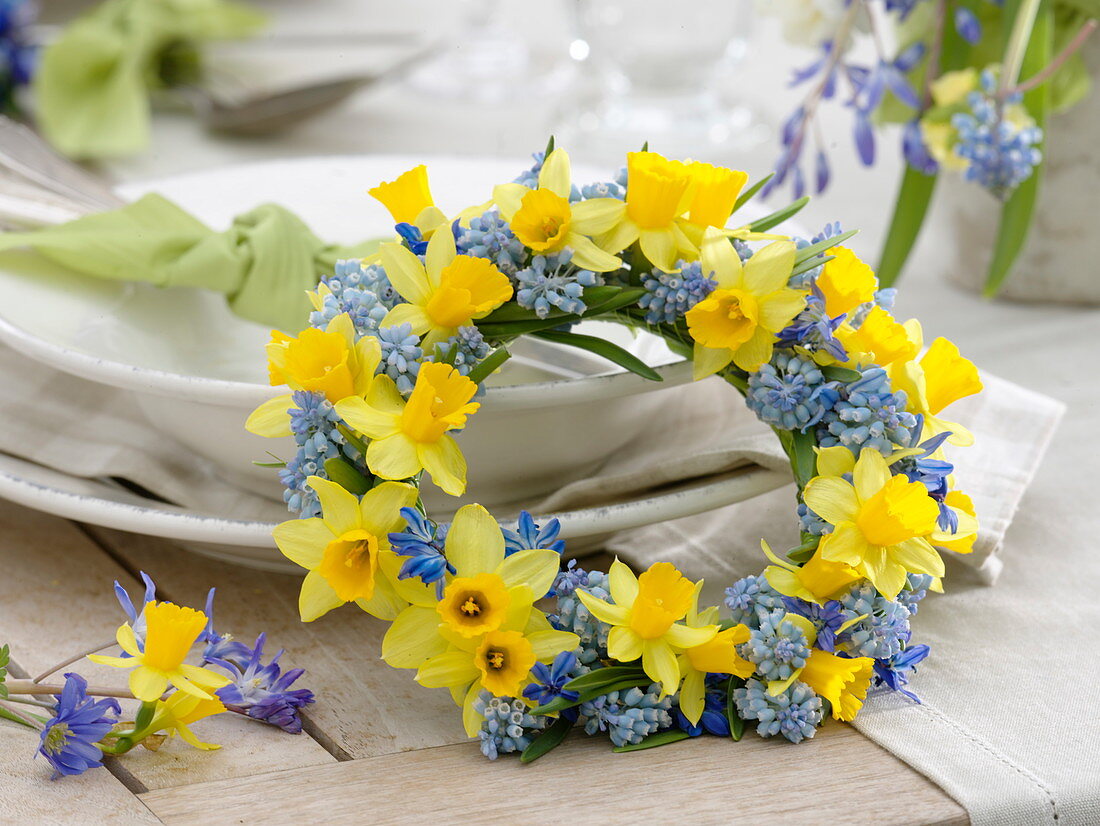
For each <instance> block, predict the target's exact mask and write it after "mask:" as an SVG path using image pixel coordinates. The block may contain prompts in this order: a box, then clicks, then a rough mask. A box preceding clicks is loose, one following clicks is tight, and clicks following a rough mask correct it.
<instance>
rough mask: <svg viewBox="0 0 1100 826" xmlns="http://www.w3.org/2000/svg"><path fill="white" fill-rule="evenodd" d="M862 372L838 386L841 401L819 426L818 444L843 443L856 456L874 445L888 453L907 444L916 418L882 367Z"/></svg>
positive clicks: (900, 391)
mask: <svg viewBox="0 0 1100 826" xmlns="http://www.w3.org/2000/svg"><path fill="white" fill-rule="evenodd" d="M862 372H863V376H862V378H860V379H858V380H857V381H854V382H852V383H851V384H841V385H839V390H840V400H839V401H837V403H836V404H835V405H834V406H833V409H832V410H830V411H829V412H828V413H826V414H825V416H824V418H823V419H822V420H821V423H820V424H819V426H818V444H819V445H820V446H821V447H832V446H834V445H844V446H845V447H847V448H849V449H850V450H851V451H852V452H853V453H854V454H856V455H857V456H858V455H859V451H860V450H862V449H863V448H865V447H873V448H875V449H876V450H877V451H879V452H880V453H881V454H882V455H883V456H889V455H890V454H891V453H892V452H893V451H894V450H895V448H896V447H897V446H898V445H903V444H908V443H909V440H910V431H911V430H912V428H913V427H914V425H916V421H917V419H916V417H915V416H914V415H913V414H912V413H909V412H908V411H907V410H906V409H905V405H906V400H907V399H906V395H905V391H904V390H898V391H896V392H894V391H892V389H891V386H890V377H889V375H888V374H887V372H886V371H885V370H884V369H883V368H881V367H877V366H875V367H868V368H866V369H864V370H863V371H862Z"/></svg>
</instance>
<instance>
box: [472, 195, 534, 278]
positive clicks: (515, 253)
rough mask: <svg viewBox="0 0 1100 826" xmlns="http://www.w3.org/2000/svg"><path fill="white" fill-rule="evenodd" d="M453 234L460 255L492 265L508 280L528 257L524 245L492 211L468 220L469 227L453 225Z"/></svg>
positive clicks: (498, 215) (505, 222) (498, 214)
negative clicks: (482, 260) (483, 259)
mask: <svg viewBox="0 0 1100 826" xmlns="http://www.w3.org/2000/svg"><path fill="white" fill-rule="evenodd" d="M454 233H455V246H456V247H457V249H458V252H459V253H460V254H461V255H472V256H474V257H475V258H485V259H487V260H489V261H492V262H493V263H494V264H496V266H497V269H499V270H500V271H501V272H502V273H504V274H505V275H508V276H514V275H515V274H516V272H517V271H518V270H519V268H520V265H521V264H522V263H523V262H524V259H525V258H526V257H527V251H526V250H525V249H524V246H523V244H522V243H521V242H520V240H519V239H518V238H516V236H515V235H514V234H513V233H512V229H511V227H509V226H508V222H507V221H505V220H504V219H503V218H501V217H500V213H499V212H497V211H496V210H495V209H493V210H489V211H488V212H486V213H485V214H483V215H478V216H477V217H476V218H471V219H470V225H469V226H468V227H462V226H460V225H459V223H458V222H457V221H456V222H455V225H454Z"/></svg>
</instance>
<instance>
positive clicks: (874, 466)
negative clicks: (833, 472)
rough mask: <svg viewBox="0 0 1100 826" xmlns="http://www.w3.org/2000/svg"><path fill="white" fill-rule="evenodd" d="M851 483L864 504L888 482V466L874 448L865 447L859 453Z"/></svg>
mask: <svg viewBox="0 0 1100 826" xmlns="http://www.w3.org/2000/svg"><path fill="white" fill-rule="evenodd" d="M852 481H853V483H854V484H855V489H856V493H858V494H859V498H860V500H861V501H863V502H866V501H867V500H868V499H870V498H871V497H872V496H874V495H875V494H876V493H878V492H879V491H880V490H882V487H883V485H885V484H886V483H887V482H889V481H890V466H889V465H887V464H886V459H885V458H884V457H883V455H882V454H881V453H879V452H878V451H877V450H876V449H875V448H873V447H865V448H863V450H861V451H860V452H859V460H858V461H857V462H856V466H855V470H853V471H852Z"/></svg>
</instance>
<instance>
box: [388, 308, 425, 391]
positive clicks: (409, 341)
mask: <svg viewBox="0 0 1100 826" xmlns="http://www.w3.org/2000/svg"><path fill="white" fill-rule="evenodd" d="M377 335H378V344H379V346H380V347H381V349H382V361H381V362H380V363H379V365H378V369H379V371H380V372H382V373H385V374H386V375H387V376H389V377H390V378H391V379H393V383H394V384H396V385H397V391H398V392H399V393H400V394H401V395H402V396H408V395H409V394H410V393H412V391H413V386H414V385H415V384H416V377H417V375H418V374H419V373H420V361H421V359H422V358H423V357H424V351H423V350H422V349H421V347H420V336H418V335H416V334H415V333H414V332H413V331H412V325H411V324H408V323H406V324H397V325H395V326H392V327H382V328H381V329H379V330H378V333H377Z"/></svg>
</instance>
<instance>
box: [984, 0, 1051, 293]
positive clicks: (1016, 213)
mask: <svg viewBox="0 0 1100 826" xmlns="http://www.w3.org/2000/svg"><path fill="white" fill-rule="evenodd" d="M1052 50H1053V13H1052V11H1051V8H1050V4H1049V3H1048V2H1044V3H1043V4H1042V6H1040V8H1039V13H1038V15H1037V16H1036V18H1035V26H1034V27H1033V28H1032V30H1031V39H1030V41H1029V42H1028V47H1027V51H1026V52H1025V53H1024V62H1023V66H1022V68H1021V71H1020V76H1021V77H1024V78H1027V77H1031V76H1032V75H1034V74H1036V73H1038V72H1039V71H1041V70H1042V69H1043V68H1044V67H1045V66H1046V65H1047V64H1048V63H1049V62H1050V60H1051V52H1052ZM1024 106H1026V107H1027V110H1028V113H1029V114H1030V115H1031V117H1032V118H1034V120H1035V125H1036V126H1038V127H1039V128H1040V129H1042V130H1044V139H1043V142H1042V143H1041V144H1040V146H1039V149H1040V151H1042V150H1043V147H1044V146H1045V144H1046V139H1045V130H1046V122H1047V114H1048V112H1049V111H1050V83H1049V82H1048V83H1044V84H1042V85H1040V86H1039V87H1037V88H1035V89H1032V90H1030V91H1029V92H1026V93H1025V94H1024ZM1044 165H1045V164H1042V163H1041V164H1039V166H1037V167H1035V169H1034V171H1033V172H1032V173H1031V176H1030V177H1029V178H1028V179H1027V180H1026V181H1024V182H1023V183H1021V184H1020V185H1019V186H1018V187H1016V190H1015V192H1013V193H1012V195H1011V196H1009V198H1008V200H1007V201H1005V203H1004V206H1003V207H1001V221H1000V225H999V226H998V228H997V240H996V242H994V244H993V259H992V261H990V264H989V272H988V274H987V275H986V279H985V289H984V290H983V292H984V294H985V295H986V296H987V297H991V296H994V295H996V294H997V292H998V291H999V290H1000V289H1001V286H1002V285H1003V284H1004V282H1005V281H1006V280H1007V279H1008V276H1009V275H1010V274H1011V272H1012V267H1013V265H1014V264H1015V263H1016V259H1017V257H1018V256H1019V254H1020V251H1021V250H1022V249H1023V248H1024V244H1025V243H1026V241H1027V236H1028V233H1029V231H1030V230H1031V218H1032V213H1033V212H1034V211H1035V203H1036V201H1037V200H1038V198H1039V186H1040V183H1041V179H1042V175H1043V167H1044Z"/></svg>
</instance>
